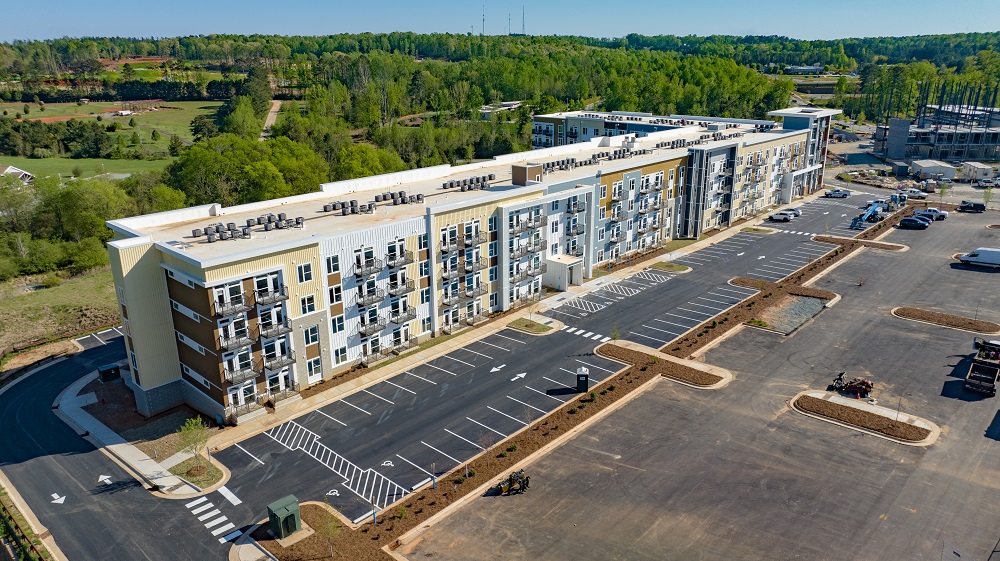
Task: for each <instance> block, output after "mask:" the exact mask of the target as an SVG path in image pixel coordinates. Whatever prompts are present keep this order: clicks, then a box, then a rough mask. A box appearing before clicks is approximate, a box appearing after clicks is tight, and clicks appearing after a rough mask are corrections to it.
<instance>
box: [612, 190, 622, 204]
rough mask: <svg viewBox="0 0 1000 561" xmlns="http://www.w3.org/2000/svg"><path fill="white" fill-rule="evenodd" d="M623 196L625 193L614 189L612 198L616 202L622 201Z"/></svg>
mask: <svg viewBox="0 0 1000 561" xmlns="http://www.w3.org/2000/svg"><path fill="white" fill-rule="evenodd" d="M622 196H623V193H622V192H621V191H612V192H611V200H612V201H614V202H616V203H620V202H622Z"/></svg>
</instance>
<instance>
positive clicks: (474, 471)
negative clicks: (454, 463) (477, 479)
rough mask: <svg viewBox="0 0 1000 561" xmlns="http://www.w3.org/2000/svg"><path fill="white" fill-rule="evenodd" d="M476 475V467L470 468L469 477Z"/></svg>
mask: <svg viewBox="0 0 1000 561" xmlns="http://www.w3.org/2000/svg"><path fill="white" fill-rule="evenodd" d="M474 475H476V470H474V469H470V470H469V477H472V476H474Z"/></svg>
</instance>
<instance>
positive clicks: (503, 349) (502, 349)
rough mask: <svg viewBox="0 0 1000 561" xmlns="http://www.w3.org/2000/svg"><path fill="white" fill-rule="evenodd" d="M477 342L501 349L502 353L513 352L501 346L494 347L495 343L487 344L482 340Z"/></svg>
mask: <svg viewBox="0 0 1000 561" xmlns="http://www.w3.org/2000/svg"><path fill="white" fill-rule="evenodd" d="M476 342H477V343H482V344H484V345H489V346H491V347H496V348H498V349H500V350H501V351H507V352H508V353H509V352H511V350H510V349H505V348H503V347H501V346H500V345H494V344H493V343H487V342H486V341H483V340H482V339H480V340H479V341H476Z"/></svg>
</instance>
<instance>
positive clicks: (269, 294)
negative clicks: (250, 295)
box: [254, 284, 288, 306]
mask: <svg viewBox="0 0 1000 561" xmlns="http://www.w3.org/2000/svg"><path fill="white" fill-rule="evenodd" d="M254 300H256V302H257V305H258V306H270V305H271V304H277V303H278V302H283V301H285V300H288V287H287V286H285V285H283V284H282V285H279V286H278V288H277V289H275V290H258V291H256V293H255V298H254Z"/></svg>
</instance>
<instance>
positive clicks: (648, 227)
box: [639, 221, 660, 234]
mask: <svg viewBox="0 0 1000 561" xmlns="http://www.w3.org/2000/svg"><path fill="white" fill-rule="evenodd" d="M659 228H660V223H659V222H655V221H652V222H647V223H646V224H645V225H644V226H642V227H640V228H639V232H641V233H643V234H645V233H648V232H652V231H654V230H658V229H659Z"/></svg>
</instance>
